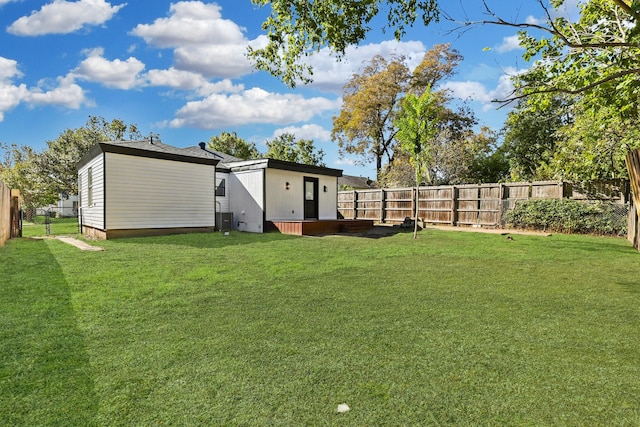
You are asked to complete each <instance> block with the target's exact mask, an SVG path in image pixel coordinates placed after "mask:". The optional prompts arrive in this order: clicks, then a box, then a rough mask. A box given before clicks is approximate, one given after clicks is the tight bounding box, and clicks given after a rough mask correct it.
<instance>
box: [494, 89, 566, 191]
mask: <svg viewBox="0 0 640 427" xmlns="http://www.w3.org/2000/svg"><path fill="white" fill-rule="evenodd" d="M535 97H536V99H537V100H538V101H537V102H527V101H525V100H519V101H518V103H517V105H516V107H515V108H514V109H513V110H512V111H510V112H509V114H508V116H507V120H506V122H505V125H504V128H503V132H504V143H503V149H504V150H505V152H506V153H508V156H509V161H510V170H511V171H510V172H511V179H512V180H514V181H534V180H547V179H553V178H554V175H555V172H554V171H553V168H552V166H551V164H552V162H553V158H554V156H555V153H556V148H557V147H558V146H559V145H560V143H561V142H560V139H561V137H560V134H559V131H560V129H562V128H563V127H564V126H566V125H569V124H570V123H571V122H572V120H573V114H572V113H571V104H572V101H571V99H570V98H569V97H568V96H566V95H561V94H544V95H536V96H535Z"/></svg>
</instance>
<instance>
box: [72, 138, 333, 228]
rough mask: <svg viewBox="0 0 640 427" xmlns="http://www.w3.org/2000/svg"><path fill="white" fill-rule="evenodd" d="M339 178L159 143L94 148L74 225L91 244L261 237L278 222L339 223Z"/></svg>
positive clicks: (82, 168) (84, 168)
mask: <svg viewBox="0 0 640 427" xmlns="http://www.w3.org/2000/svg"><path fill="white" fill-rule="evenodd" d="M340 176H342V171H341V170H338V169H331V168H326V167H319V166H310V165H302V164H298V163H292V162H284V161H279V160H273V159H260V160H247V161H244V160H241V159H238V158H235V157H232V156H229V155H226V154H224V153H220V152H216V151H212V150H207V149H206V147H205V144H204V143H200V147H189V148H176V147H172V146H169V145H166V144H163V143H161V142H160V141H156V140H145V141H116V142H105V143H99V144H96V145H95V146H94V147H92V148H91V149H90V151H89V152H88V153H87V154H86V155H85V156H84V157H83V158H82V159H81V161H80V162H79V164H78V184H79V185H78V187H79V189H80V194H79V205H80V208H79V212H80V215H79V221H80V222H81V225H82V230H83V233H84V234H86V235H89V236H93V237H96V238H105V239H106V238H112V237H119V236H133V235H149V234H169V233H184V232H191V231H211V230H214V229H215V227H216V226H218V228H221V226H222V223H223V222H224V221H228V224H227V226H228V227H229V228H234V229H238V230H240V231H250V232H258V233H261V232H264V231H269V230H270V229H275V227H274V223H276V222H279V221H310V220H337V215H338V213H337V212H338V210H337V199H338V195H337V191H338V177H340Z"/></svg>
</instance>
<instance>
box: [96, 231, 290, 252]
mask: <svg viewBox="0 0 640 427" xmlns="http://www.w3.org/2000/svg"><path fill="white" fill-rule="evenodd" d="M297 238H300V237H299V236H290V235H286V234H280V233H247V232H242V231H230V232H228V233H222V232H215V233H187V234H169V235H163V236H146V237H126V238H118V239H113V240H109V241H107V245H108V244H109V242H117V243H118V244H138V245H177V246H188V247H193V248H197V249H220V248H224V247H229V246H237V245H255V244H264V243H271V242H277V241H281V240H291V239H297Z"/></svg>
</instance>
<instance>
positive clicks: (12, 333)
mask: <svg viewBox="0 0 640 427" xmlns="http://www.w3.org/2000/svg"><path fill="white" fill-rule="evenodd" d="M0 278H1V279H0V284H1V285H0V324H2V328H1V329H0V425H4V426H21V425H24V426H27V425H29V426H31V425H82V426H90V425H94V424H95V421H94V417H95V414H96V413H97V410H98V401H97V397H96V394H95V392H94V384H93V381H92V377H91V369H90V366H89V358H88V355H87V353H86V347H85V342H84V338H83V335H82V333H81V332H80V330H79V328H78V325H77V321H76V317H75V313H74V310H73V307H72V304H71V293H70V290H69V288H68V285H67V283H66V281H65V278H64V276H63V272H62V269H61V268H60V265H59V264H58V262H57V261H56V259H55V257H54V256H53V255H52V253H51V252H50V251H49V248H48V246H47V243H46V242H44V241H42V240H31V239H19V240H14V241H9V242H8V243H7V245H6V246H5V247H4V248H2V249H0Z"/></svg>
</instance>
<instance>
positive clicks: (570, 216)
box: [505, 199, 627, 236]
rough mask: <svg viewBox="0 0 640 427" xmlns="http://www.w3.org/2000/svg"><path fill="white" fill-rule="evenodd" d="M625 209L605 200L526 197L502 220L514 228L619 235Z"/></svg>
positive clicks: (624, 230) (623, 227)
mask: <svg viewBox="0 0 640 427" xmlns="http://www.w3.org/2000/svg"><path fill="white" fill-rule="evenodd" d="M621 210H622V212H621ZM625 212H626V208H624V207H621V206H620V205H615V204H612V203H605V202H588V203H584V202H578V201H575V200H570V199H561V200H560V199H552V200H528V201H523V202H520V203H518V204H516V206H515V208H514V209H513V210H511V211H509V212H507V213H506V215H505V223H506V224H507V225H508V226H510V227H514V228H527V229H535V230H545V231H554V232H560V233H576V234H599V235H612V236H622V235H625V234H626V233H627V216H626V213H625Z"/></svg>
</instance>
